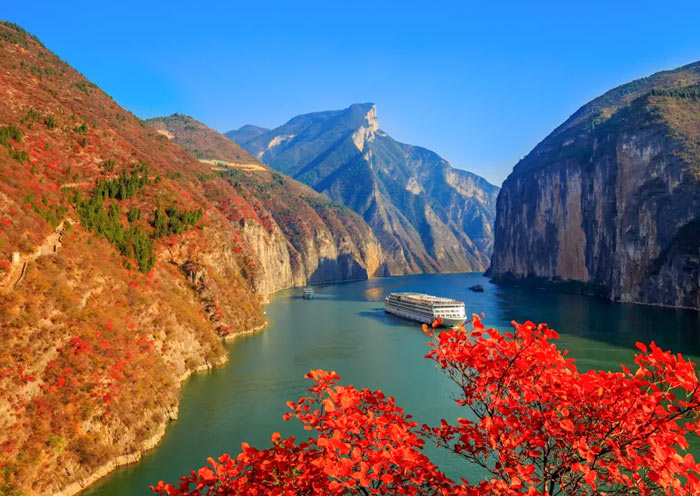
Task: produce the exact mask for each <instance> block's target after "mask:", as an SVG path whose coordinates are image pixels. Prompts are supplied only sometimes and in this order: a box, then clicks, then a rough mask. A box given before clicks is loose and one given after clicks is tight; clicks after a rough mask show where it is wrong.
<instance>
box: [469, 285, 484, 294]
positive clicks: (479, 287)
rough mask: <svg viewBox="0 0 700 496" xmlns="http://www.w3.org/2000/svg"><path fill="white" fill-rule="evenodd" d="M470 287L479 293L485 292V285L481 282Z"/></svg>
mask: <svg viewBox="0 0 700 496" xmlns="http://www.w3.org/2000/svg"><path fill="white" fill-rule="evenodd" d="M469 289H470V290H472V291H475V292H477V293H483V292H484V287H483V286H482V285H481V284H474V285H473V286H469Z"/></svg>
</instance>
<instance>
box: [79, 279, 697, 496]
mask: <svg viewBox="0 0 700 496" xmlns="http://www.w3.org/2000/svg"><path fill="white" fill-rule="evenodd" d="M473 284H482V285H483V286H484V289H485V291H484V292H483V293H474V292H471V291H469V290H468V289H467V288H468V287H469V286H471V285H473ZM392 291H419V292H424V293H430V294H434V295H438V296H447V297H452V298H457V299H460V300H464V301H465V302H466V304H467V314H471V313H474V312H475V313H481V312H484V313H485V319H484V324H485V325H486V326H487V327H497V328H500V329H506V328H508V327H509V323H510V321H511V320H513V319H516V320H518V321H525V320H532V321H534V322H547V323H548V324H549V325H550V327H552V328H554V329H556V330H557V331H558V332H559V333H560V335H561V339H560V343H559V345H560V346H561V347H563V348H567V349H568V350H569V353H570V356H571V357H573V358H575V359H576V361H577V364H578V366H579V368H580V369H583V370H585V369H590V368H595V369H605V370H615V369H619V364H620V363H626V364H630V363H631V362H632V357H633V355H634V352H635V348H634V343H635V342H636V341H644V342H649V341H652V340H654V341H656V342H657V343H658V344H659V345H661V346H662V347H663V348H670V349H671V350H673V351H674V352H680V353H683V354H684V355H686V356H689V357H694V358H696V357H698V356H700V313H699V312H695V311H692V310H674V309H666V308H657V307H650V306H641V305H628V304H613V303H609V302H606V301H603V300H599V299H596V298H592V297H586V296H578V295H564V294H558V293H553V292H546V291H537V290H532V289H518V288H511V287H500V286H496V285H493V284H490V283H489V282H488V280H487V279H486V278H484V277H483V276H481V275H480V274H446V275H417V276H404V277H392V278H381V279H372V280H369V281H362V282H353V283H346V284H335V285H323V286H317V287H315V299H314V300H311V301H308V300H303V299H302V298H301V289H296V290H288V291H282V292H279V293H277V294H275V295H274V296H273V297H272V298H271V302H270V304H269V305H268V306H267V308H266V311H267V318H268V321H269V325H268V327H267V328H266V330H265V331H264V332H261V333H259V334H256V335H252V336H248V337H243V338H241V339H239V340H237V341H234V342H233V343H231V344H230V345H229V351H230V361H229V363H228V364H227V365H225V366H223V367H220V368H217V369H215V370H213V371H211V372H209V373H204V374H195V375H193V376H192V377H191V378H190V379H189V380H188V381H187V383H186V384H184V387H183V389H182V401H181V405H180V418H179V419H178V420H177V421H176V422H173V423H171V425H170V426H169V427H168V430H167V433H166V436H165V437H164V439H163V441H162V442H161V443H160V444H159V445H158V447H157V448H156V449H154V450H153V451H151V452H150V453H148V454H146V455H145V456H144V458H143V460H142V461H141V463H139V464H137V465H133V466H128V467H122V468H120V469H118V470H117V471H115V472H114V473H113V474H112V475H111V476H109V477H108V478H106V479H104V480H103V481H101V482H99V483H98V484H96V485H95V486H93V487H92V488H90V489H89V490H88V491H86V492H85V493H84V494H85V495H90V496H98V495H99V496H117V495H119V496H123V495H148V494H152V493H151V492H150V491H149V490H148V486H149V485H150V484H155V483H156V482H157V481H158V480H159V479H164V480H166V481H168V482H175V481H176V479H177V478H178V477H179V476H180V475H183V474H186V473H188V472H189V470H191V469H193V468H198V467H200V466H202V465H205V464H206V458H207V457H208V456H213V457H215V458H216V457H217V456H219V455H220V454H221V453H224V452H228V453H231V454H232V455H233V454H237V453H238V452H239V450H240V444H241V442H243V441H245V442H248V443H250V444H252V445H254V446H257V447H267V446H269V441H268V439H269V435H270V434H271V433H272V432H275V431H279V432H280V433H281V434H282V435H283V436H285V435H290V434H293V435H296V436H298V437H303V432H304V431H302V430H301V429H300V428H299V425H298V424H296V423H294V421H290V422H284V421H282V419H281V417H282V415H283V414H284V413H285V411H286V406H285V402H286V401H287V400H296V399H298V398H299V397H300V396H302V395H303V394H304V392H305V389H306V387H307V386H308V381H307V380H305V379H304V378H303V377H304V374H305V373H306V372H308V371H309V370H310V369H312V368H313V369H315V368H324V369H327V370H335V371H336V372H338V374H339V375H340V376H341V377H342V379H343V382H344V383H348V384H354V385H356V386H358V387H369V388H373V389H381V390H383V391H384V392H385V393H387V394H389V395H391V396H394V397H395V398H396V399H397V402H398V404H399V405H401V406H402V407H403V408H404V409H405V410H406V411H407V412H408V413H410V414H412V415H413V416H414V417H415V419H416V420H417V421H418V422H419V423H423V422H426V423H437V422H438V421H439V420H440V419H441V418H448V419H453V418H455V417H456V416H457V415H460V414H461V415H462V416H464V412H463V411H461V409H460V408H458V407H457V406H456V405H454V403H453V401H452V400H451V399H450V394H451V393H452V392H453V391H454V389H453V387H452V384H451V383H450V382H449V381H448V380H447V379H446V378H445V377H444V376H443V375H442V373H441V372H440V371H438V370H436V369H435V366H434V363H433V362H431V361H429V360H426V359H424V358H423V356H424V355H425V354H426V353H427V352H428V346H427V345H426V342H427V340H428V338H427V336H425V335H424V334H423V332H422V331H421V330H420V328H419V327H418V326H417V325H413V324H412V323H410V322H407V321H403V320H400V319H398V318H395V317H393V316H389V315H386V314H385V313H384V311H383V298H384V296H385V295H386V294H387V293H388V292H392ZM694 441H695V440H693V443H692V445H691V449H692V451H693V452H694V453H695V455H696V458H697V457H698V455H700V443H697V442H694ZM427 452H428V455H429V456H430V457H431V459H433V461H435V462H436V463H438V465H440V466H441V467H442V468H443V469H444V470H445V471H446V472H447V473H448V475H451V476H453V477H455V476H460V475H466V476H467V477H470V476H471V477H470V478H474V477H476V476H477V473H476V472H475V471H474V469H473V468H472V467H469V466H466V465H465V464H464V463H463V462H462V461H461V460H460V459H458V458H456V457H455V456H453V455H451V454H449V453H446V452H443V451H440V450H438V449H437V448H430V447H429V448H427Z"/></svg>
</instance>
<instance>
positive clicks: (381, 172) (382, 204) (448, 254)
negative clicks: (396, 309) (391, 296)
mask: <svg viewBox="0 0 700 496" xmlns="http://www.w3.org/2000/svg"><path fill="white" fill-rule="evenodd" d="M227 135H228V136H229V137H231V138H232V139H234V140H237V142H238V143H239V144H240V145H241V146H243V147H244V148H245V149H246V150H248V151H249V152H250V153H251V154H252V155H254V156H255V157H257V158H259V159H260V160H262V161H263V162H265V163H266V164H268V165H269V166H270V167H272V168H273V169H276V170H278V171H280V172H283V173H285V174H288V175H290V176H291V177H293V178H294V179H297V180H299V181H301V182H303V183H305V184H307V185H309V186H311V187H312V188H314V189H315V190H316V191H319V192H322V193H324V194H326V195H328V196H329V197H330V198H331V199H333V200H335V201H337V202H339V203H342V204H343V205H345V206H347V207H349V208H351V209H352V210H354V211H355V212H357V213H358V214H360V215H361V216H362V218H363V219H364V220H365V221H366V222H367V223H368V224H369V225H370V226H371V227H372V229H373V231H374V233H375V234H376V236H377V238H378V240H379V242H380V243H381V247H382V250H383V252H384V255H385V257H386V270H387V272H388V273H389V274H403V273H417V272H436V271H445V272H450V271H478V270H484V269H485V268H486V266H487V265H488V261H489V256H490V254H491V249H492V245H493V234H492V225H493V219H494V217H495V199H496V195H497V194H498V188H497V187H495V186H493V185H491V184H489V183H488V182H486V181H485V180H484V179H482V178H481V177H479V176H476V175H474V174H471V173H469V172H467V171H463V170H460V169H454V168H452V167H451V166H450V164H449V163H448V162H447V161H446V160H444V159H443V158H441V157H440V156H439V155H437V154H436V153H434V152H431V151H430V150H426V149H425V148H421V147H417V146H412V145H407V144H404V143H399V142H397V141H395V140H394V139H392V138H391V137H390V136H389V135H387V134H386V133H385V132H383V131H382V130H381V129H380V128H379V121H378V119H377V112H376V107H375V106H374V105H373V104H371V103H368V104H355V105H351V106H350V107H348V108H347V109H344V110H337V111H328V112H316V113H312V114H305V115H300V116H297V117H295V118H293V119H292V120H290V121H289V122H287V123H286V124H284V125H283V126H280V127H278V128H276V129H273V130H270V131H267V132H264V133H260V134H257V135H256V136H254V137H252V138H250V137H249V136H250V135H249V134H246V133H241V132H239V131H234V132H230V133H227Z"/></svg>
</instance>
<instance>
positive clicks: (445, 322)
mask: <svg viewBox="0 0 700 496" xmlns="http://www.w3.org/2000/svg"><path fill="white" fill-rule="evenodd" d="M384 311H385V312H386V313H388V314H391V315H395V316H396V317H401V318H402V319H406V320H412V321H414V322H420V323H422V324H432V323H433V322H434V321H435V320H434V319H433V320H430V319H425V318H420V317H417V316H414V315H409V314H407V313H403V312H399V311H396V310H391V309H388V308H385V309H384ZM441 319H442V322H441V323H440V327H457V326H460V325H462V324H464V323H465V322H466V320H467V319H451V318H446V317H441Z"/></svg>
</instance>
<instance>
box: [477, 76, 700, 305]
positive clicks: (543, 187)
mask: <svg viewBox="0 0 700 496" xmlns="http://www.w3.org/2000/svg"><path fill="white" fill-rule="evenodd" d="M699 82H700V63H695V64H691V65H689V66H685V67H682V68H680V69H677V70H675V71H666V72H662V73H658V74H655V75H653V76H651V77H649V78H645V79H641V80H638V81H634V82H632V83H629V84H627V85H623V86H621V87H619V88H616V89H614V90H612V91H610V92H608V93H606V94H605V95H603V96H601V97H599V98H597V99H596V100H593V101H592V102H590V103H589V104H587V105H585V106H584V107H582V108H581V109H580V110H579V111H577V112H576V113H575V114H574V115H573V116H572V117H571V118H570V119H569V120H568V121H566V122H565V123H564V124H562V126H560V127H559V128H557V129H556V130H555V131H554V132H553V133H552V134H551V135H550V136H548V137H547V138H546V139H545V140H544V141H542V143H540V144H539V145H537V147H535V149H534V150H533V151H532V152H530V153H529V154H528V155H527V156H526V157H525V158H524V159H523V160H522V161H520V162H519V163H518V164H517V165H516V166H515V168H514V170H513V173H512V174H511V175H510V176H509V177H508V179H507V180H506V181H505V183H504V184H503V188H502V190H501V193H500V195H499V198H498V202H497V217H496V225H495V247H494V253H493V258H492V263H491V267H490V269H489V273H490V275H491V276H492V277H493V278H494V279H496V280H497V281H515V282H526V281H530V282H536V283H538V284H539V283H545V284H548V285H554V286H557V287H560V288H563V289H566V290H575V291H585V292H591V293H595V294H598V295H601V296H604V297H607V298H610V299H611V300H614V301H622V302H639V303H650V304H658V305H668V306H677V307H690V308H700V291H699V289H698V288H699V286H700V272H699V267H700V153H698V150H699V149H700V147H699V146H698V143H700V91H699V90H698V87H697V86H696V85H697V84H698V83H699Z"/></svg>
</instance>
